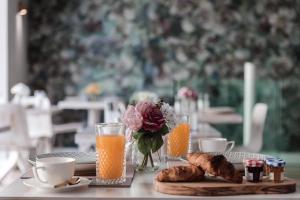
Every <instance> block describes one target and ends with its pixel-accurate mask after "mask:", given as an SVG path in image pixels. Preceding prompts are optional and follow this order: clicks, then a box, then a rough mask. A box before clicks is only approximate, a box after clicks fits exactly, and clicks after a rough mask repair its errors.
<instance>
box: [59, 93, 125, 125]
mask: <svg viewBox="0 0 300 200" xmlns="http://www.w3.org/2000/svg"><path fill="white" fill-rule="evenodd" d="M57 106H58V108H60V109H71V110H87V111H88V118H87V126H88V127H92V126H94V125H95V124H96V123H99V122H100V121H104V122H116V121H119V119H120V117H121V114H122V113H123V112H124V111H125V104H124V101H122V99H120V98H118V97H116V96H107V97H103V98H101V99H99V100H93V101H88V100H85V99H82V98H79V97H69V98H66V99H65V100H63V101H59V102H58V105H57ZM101 112H104V119H100V114H101Z"/></svg>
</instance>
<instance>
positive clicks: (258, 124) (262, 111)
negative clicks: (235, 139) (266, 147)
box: [234, 103, 268, 153]
mask: <svg viewBox="0 0 300 200" xmlns="http://www.w3.org/2000/svg"><path fill="white" fill-rule="evenodd" d="M267 111H268V106H267V104H264V103H257V104H255V106H254V108H253V111H252V120H251V133H250V134H251V135H250V141H249V143H248V144H247V145H246V146H241V147H236V148H234V151H241V152H256V153H258V152H260V151H261V149H262V146H263V138H264V137H263V134H264V127H265V121H266V117H267Z"/></svg>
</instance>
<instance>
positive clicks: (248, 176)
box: [245, 172, 263, 181]
mask: <svg viewBox="0 0 300 200" xmlns="http://www.w3.org/2000/svg"><path fill="white" fill-rule="evenodd" d="M245 176H246V180H248V181H253V180H254V175H253V173H250V172H246V173H245ZM256 177H257V175H256ZM262 178H263V172H259V180H262Z"/></svg>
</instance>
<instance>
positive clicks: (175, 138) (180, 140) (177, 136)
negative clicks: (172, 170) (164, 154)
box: [168, 123, 190, 157]
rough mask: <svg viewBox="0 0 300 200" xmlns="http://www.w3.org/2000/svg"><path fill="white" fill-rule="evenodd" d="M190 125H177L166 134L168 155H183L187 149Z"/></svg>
mask: <svg viewBox="0 0 300 200" xmlns="http://www.w3.org/2000/svg"><path fill="white" fill-rule="evenodd" d="M189 140H190V125H189V124H187V123H181V124H179V125H177V126H176V127H175V128H174V129H173V130H172V132H171V133H170V134H169V136H168V155H169V156H172V157H178V156H185V155H186V154H187V153H188V150H189Z"/></svg>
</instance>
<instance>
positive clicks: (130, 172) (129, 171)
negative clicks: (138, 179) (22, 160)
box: [20, 165, 135, 187]
mask: <svg viewBox="0 0 300 200" xmlns="http://www.w3.org/2000/svg"><path fill="white" fill-rule="evenodd" d="M134 174H135V169H134V167H133V166H132V165H127V166H126V181H125V182H124V183H121V184H110V185H107V184H103V183H97V182H96V178H95V176H96V171H86V172H84V171H75V176H81V177H84V178H88V179H90V180H91V181H92V182H91V183H90V185H89V186H90V187H130V186H131V183H132V181H133V178H134ZM32 177H33V172H32V170H28V171H27V172H26V173H25V174H23V175H22V176H21V177H20V178H21V179H29V178H32Z"/></svg>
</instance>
